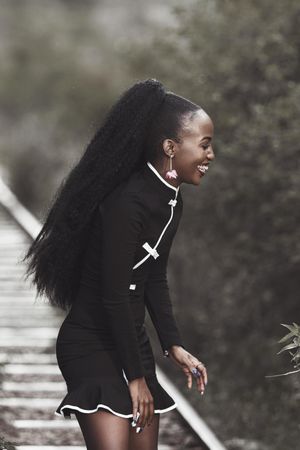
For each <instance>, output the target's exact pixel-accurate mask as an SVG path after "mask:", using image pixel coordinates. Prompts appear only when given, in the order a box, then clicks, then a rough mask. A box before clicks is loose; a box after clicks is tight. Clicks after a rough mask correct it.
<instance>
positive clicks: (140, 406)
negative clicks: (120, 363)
mask: <svg viewBox="0 0 300 450" xmlns="http://www.w3.org/2000/svg"><path fill="white" fill-rule="evenodd" d="M128 388H129V392H130V396H131V399H132V406H133V419H134V418H135V417H138V420H137V421H136V426H137V427H140V428H144V427H145V426H146V425H147V424H148V425H150V424H151V422H152V420H153V416H154V402H153V397H152V395H151V392H150V391H149V388H148V386H147V383H146V380H145V377H141V378H135V379H134V380H131V381H129V382H128ZM138 413H139V414H138Z"/></svg>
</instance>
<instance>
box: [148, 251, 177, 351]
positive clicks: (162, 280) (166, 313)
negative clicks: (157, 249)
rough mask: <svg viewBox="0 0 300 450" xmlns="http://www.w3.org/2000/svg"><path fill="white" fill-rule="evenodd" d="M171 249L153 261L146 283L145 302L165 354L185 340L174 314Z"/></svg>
mask: <svg viewBox="0 0 300 450" xmlns="http://www.w3.org/2000/svg"><path fill="white" fill-rule="evenodd" d="M170 248H171V247H169V250H168V251H167V252H166V253H164V254H162V255H160V256H159V257H158V258H157V259H156V260H155V261H152V267H151V270H150V273H149V276H148V279H147V281H146V284H145V303H146V307H147V310H148V312H149V314H150V317H151V320H152V322H153V325H154V327H155V329H156V332H157V335H158V338H159V341H160V345H161V348H162V350H163V352H164V355H165V356H168V352H169V350H170V348H171V347H172V346H173V345H179V346H181V347H183V348H185V347H184V346H183V341H182V337H181V335H180V332H179V330H178V327H177V323H176V320H175V317H174V314H173V307H172V303H171V299H170V293H169V286H168V280H167V263H168V258H169V253H170Z"/></svg>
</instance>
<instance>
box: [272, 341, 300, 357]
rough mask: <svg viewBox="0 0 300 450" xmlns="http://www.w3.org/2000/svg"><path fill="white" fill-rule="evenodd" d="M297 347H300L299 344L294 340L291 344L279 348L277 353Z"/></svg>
mask: <svg viewBox="0 0 300 450" xmlns="http://www.w3.org/2000/svg"><path fill="white" fill-rule="evenodd" d="M295 347H298V344H297V343H295V342H292V343H291V344H288V345H286V346H285V347H283V348H282V349H281V350H279V352H278V353H277V355H279V353H281V352H284V351H285V350H290V349H291V348H295Z"/></svg>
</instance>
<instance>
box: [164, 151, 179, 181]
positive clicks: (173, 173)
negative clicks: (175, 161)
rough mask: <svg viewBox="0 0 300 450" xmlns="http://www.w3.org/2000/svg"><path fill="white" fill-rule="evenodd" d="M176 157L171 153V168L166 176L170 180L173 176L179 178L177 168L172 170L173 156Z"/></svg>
mask: <svg viewBox="0 0 300 450" xmlns="http://www.w3.org/2000/svg"><path fill="white" fill-rule="evenodd" d="M173 157H174V155H170V170H168V172H167V173H166V178H167V179H168V180H170V179H171V178H177V177H178V173H177V172H176V170H175V169H173V170H172V158H173Z"/></svg>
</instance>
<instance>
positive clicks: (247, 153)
mask: <svg viewBox="0 0 300 450" xmlns="http://www.w3.org/2000/svg"><path fill="white" fill-rule="evenodd" d="M0 8H1V14H0V56H1V65H0V74H1V77H0V115H1V120H0V127H1V138H0V164H1V166H2V172H3V173H2V174H3V176H4V177H5V179H6V181H7V183H8V184H9V186H10V187H11V189H12V190H13V192H14V193H15V194H16V195H17V196H18V198H19V199H20V201H21V202H22V203H23V204H24V205H25V206H26V207H27V208H28V209H29V210H30V211H31V212H32V213H33V214H34V215H36V217H37V218H38V219H39V220H41V221H43V218H44V216H45V213H46V211H47V208H48V205H49V202H50V200H51V199H52V197H53V195H54V193H55V191H56V189H57V188H58V185H59V183H60V182H61V180H62V178H63V177H64V176H65V175H67V173H68V172H69V170H70V168H71V167H72V166H73V165H74V163H75V162H76V161H77V160H78V159H79V158H80V157H81V155H82V153H83V151H84V149H85V147H86V146H87V144H88V142H89V140H90V139H91V137H92V135H93V134H94V133H95V131H96V129H97V128H98V127H99V126H100V125H101V122H102V119H103V118H104V116H105V114H106V113H107V111H108V109H109V108H110V107H111V105H112V104H113V103H114V102H115V101H116V100H117V98H118V97H119V95H120V94H121V93H122V92H123V91H124V90H125V89H127V88H128V87H129V86H130V85H131V84H133V83H134V82H136V81H137V80H139V79H145V78H149V77H153V78H157V79H159V80H160V81H162V82H163V83H164V84H165V86H166V87H167V88H168V89H169V90H172V91H174V92H176V93H177V94H179V95H183V96H185V97H187V98H189V99H190V100H192V101H194V102H195V103H198V104H199V105H201V106H202V107H203V108H204V110H205V111H206V112H207V113H208V114H209V115H210V116H211V118H212V119H213V121H214V124H215V137H214V151H215V155H216V159H215V161H214V164H212V166H211V168H210V171H209V175H207V176H206V177H205V179H203V180H202V181H201V185H199V186H192V185H183V186H182V188H181V189H182V191H181V192H182V196H183V201H184V211H183V217H182V221H181V223H180V227H179V229H178V232H177V235H176V238H175V240H174V245H173V247H172V252H171V256H170V265H169V272H168V275H169V285H170V292H171V296H172V299H173V304H174V311H175V315H176V319H177V323H178V326H179V328H180V330H181V332H182V335H183V338H184V341H185V346H186V348H187V349H188V350H189V351H190V352H191V353H193V354H195V355H196V356H197V357H198V358H199V359H200V360H201V361H203V362H204V364H205V365H206V367H207V370H208V379H209V382H208V385H207V388H206V391H205V395H204V396H203V397H204V398H202V396H200V395H199V394H198V392H197V390H196V388H195V386H194V387H193V389H192V390H191V391H188V389H187V387H186V378H185V376H184V374H183V372H181V371H179V370H178V367H177V366H175V365H174V364H173V363H172V362H171V361H170V360H167V361H166V359H167V358H163V357H162V355H161V350H160V348H159V346H158V345H157V340H156V338H154V341H155V342H153V345H154V346H155V351H156V354H157V362H158V364H160V365H161V366H162V367H163V369H164V370H165V371H166V372H167V374H168V375H169V376H170V377H171V378H172V380H173V381H174V382H175V383H176V385H177V386H178V387H179V388H180V389H181V391H182V392H183V393H184V395H185V396H187V398H188V399H189V401H190V403H191V404H192V405H193V406H194V407H195V408H196V409H197V411H198V412H199V414H200V415H201V417H202V418H204V419H205V420H206V422H207V423H208V424H209V425H210V426H211V428H212V429H213V430H214V431H215V432H216V434H217V435H218V436H219V438H220V439H221V440H223V442H226V443H227V445H228V447H229V448H230V449H249V450H269V449H270V450H283V449H284V450H285V449H289V450H296V449H297V448H299V447H298V445H299V435H300V423H299V406H300V374H293V375H289V376H282V377H276V378H266V375H271V374H277V373H283V372H286V371H289V370H292V369H293V366H292V363H291V358H290V356H289V355H288V354H287V353H285V354H280V355H277V352H278V351H279V350H280V348H281V347H282V345H280V344H278V341H279V339H280V338H281V337H282V336H283V335H285V334H286V332H287V330H286V328H284V327H283V326H281V324H282V323H285V324H290V323H292V322H297V323H300V305H299V287H300V286H299V284H300V283H299V280H300V273H299V268H300V228H299V223H300V207H299V206H300V205H299V188H300V172H299V162H300V158H299V156H300V144H299V104H300V83H299V82H300V64H299V61H300V27H299V23H300V3H299V1H298V0H285V1H284V2H282V1H276V0H275V1H274V0H259V1H258V0H237V1H234V0H188V1H184V2H182V1H181V2H180V1H175V0H165V1H164V2H159V1H155V0H152V1H150V2H149V1H146V0H140V1H138V2H137V1H134V0H122V1H121V0H119V1H117V0H115V1H108V0H102V1H100V0H85V1H83V0H72V1H71V0H51V1H50V0H44V1H43V2H40V1H39V0H27V1H26V2H24V1H21V0H20V1H17V0H14V1H12V0H2V1H1V6H0ZM62 314H63V313H62ZM150 325H151V324H150ZM152 332H153V330H152ZM153 336H154V334H153Z"/></svg>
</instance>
